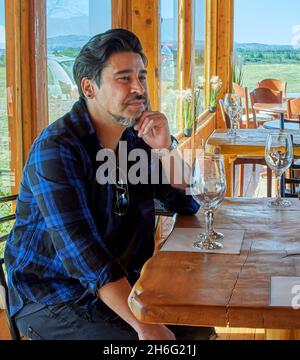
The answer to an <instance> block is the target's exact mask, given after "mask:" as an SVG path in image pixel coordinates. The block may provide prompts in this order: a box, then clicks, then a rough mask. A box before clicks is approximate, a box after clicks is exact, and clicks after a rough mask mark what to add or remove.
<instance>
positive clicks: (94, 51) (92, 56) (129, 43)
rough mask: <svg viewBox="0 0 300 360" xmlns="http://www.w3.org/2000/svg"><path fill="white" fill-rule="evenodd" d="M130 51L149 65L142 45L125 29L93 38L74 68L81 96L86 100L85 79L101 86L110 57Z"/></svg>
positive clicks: (109, 31) (80, 54) (81, 52)
mask: <svg viewBox="0 0 300 360" xmlns="http://www.w3.org/2000/svg"><path fill="white" fill-rule="evenodd" d="M128 51H131V52H135V53H137V54H139V55H140V56H141V58H142V60H143V62H144V64H145V66H146V65H147V58H146V56H145V54H144V53H143V48H142V45H141V43H140V41H139V39H138V38H137V36H136V35H134V34H133V33H132V32H130V31H128V30H125V29H112V30H108V31H106V32H105V33H103V34H98V35H95V36H94V37H92V38H91V39H90V40H89V41H88V42H87V43H86V44H85V45H84V46H83V48H82V49H81V50H80V53H79V54H78V56H77V57H76V59H75V63H74V67H73V76H74V80H75V82H76V84H77V87H78V91H79V94H80V96H81V97H83V98H84V94H83V92H82V89H81V80H82V79H83V78H85V77H86V78H88V79H92V80H94V81H95V82H96V84H97V85H98V86H100V81H101V73H102V70H103V69H104V67H105V66H106V62H107V60H108V59H109V58H110V56H111V55H112V54H114V53H120V52H128Z"/></svg>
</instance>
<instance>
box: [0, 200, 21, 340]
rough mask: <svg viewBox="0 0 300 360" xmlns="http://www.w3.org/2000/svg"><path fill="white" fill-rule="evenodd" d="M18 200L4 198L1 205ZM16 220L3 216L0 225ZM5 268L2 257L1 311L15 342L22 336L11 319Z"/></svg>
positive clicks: (3, 237)
mask: <svg viewBox="0 0 300 360" xmlns="http://www.w3.org/2000/svg"><path fill="white" fill-rule="evenodd" d="M16 199H17V195H12V196H6V197H2V198H0V204H1V203H7V202H11V201H14V200H16ZM14 219H15V215H14V214H11V215H6V216H2V217H0V224H3V223H5V222H8V221H12V220H14ZM7 237H8V234H5V235H2V236H1V237H0V244H2V243H4V242H5V241H6V239H7ZM4 266H5V265H4V258H3V257H0V304H1V307H0V311H1V309H2V310H5V313H6V317H7V323H8V327H9V332H10V335H11V338H12V339H13V340H20V339H21V336H20V332H19V330H18V328H17V325H16V323H15V321H14V319H13V318H11V317H10V315H9V298H8V288H7V283H6V277H5V270H4Z"/></svg>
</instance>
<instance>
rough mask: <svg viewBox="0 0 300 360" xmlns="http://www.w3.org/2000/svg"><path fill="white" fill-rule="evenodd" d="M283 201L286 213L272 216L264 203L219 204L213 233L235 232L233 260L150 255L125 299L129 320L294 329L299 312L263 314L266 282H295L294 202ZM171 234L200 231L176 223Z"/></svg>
mask: <svg viewBox="0 0 300 360" xmlns="http://www.w3.org/2000/svg"><path fill="white" fill-rule="evenodd" d="M291 201H292V202H293V208H292V209H290V210H273V209H270V208H268V207H267V206H266V202H267V199H247V198H230V199H226V200H224V202H223V203H222V205H221V207H220V208H219V210H218V212H217V213H216V216H215V228H216V229H218V228H219V229H243V230H244V231H245V235H244V239H243V243H242V248H241V253H240V254H239V255H228V254H226V255H225V254H212V253H197V252H169V251H157V252H156V253H155V254H154V256H153V257H152V258H151V259H150V260H149V261H148V262H147V263H146V264H145V265H144V267H143V270H142V274H141V277H140V279H139V280H138V282H137V283H136V285H135V286H134V288H133V291H132V293H131V296H130V301H129V304H130V307H131V309H132V311H133V312H134V314H135V316H136V317H137V318H138V319H140V320H141V321H144V322H152V323H166V324H184V325H188V324H189V325H207V326H213V325H215V326H226V325H229V326H233V327H251V328H270V329H276V328H277V329H287V328H300V316H299V311H298V312H297V311H296V310H293V309H292V308H291V307H271V306H269V301H270V279H271V276H300V256H299V253H300V242H299V233H300V223H299V218H300V201H299V200H298V199H291ZM176 227H179V228H186V227H188V228H194V227H197V228H198V227H199V228H202V229H203V227H204V216H203V214H202V213H198V214H197V215H195V216H178V217H177V221H176ZM199 230H200V229H199ZM192 241H193V240H192V239H191V244H192ZM224 241H225V240H224ZM287 251H292V253H293V252H294V253H295V255H294V256H287ZM297 254H298V255H297Z"/></svg>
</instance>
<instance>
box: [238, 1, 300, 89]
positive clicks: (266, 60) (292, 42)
mask: <svg viewBox="0 0 300 360" xmlns="http://www.w3.org/2000/svg"><path fill="white" fill-rule="evenodd" d="M282 5H283V3H282V4H280V5H279V6H277V4H275V2H274V1H272V0H264V1H260V0H253V1H244V0H235V17H234V21H235V32H234V36H235V38H234V40H235V42H234V49H235V59H236V60H235V62H238V63H240V65H241V66H242V72H243V77H244V82H243V83H244V86H247V87H248V88H249V89H250V90H252V89H254V88H255V87H256V84H257V82H258V81H259V80H262V79H264V78H276V79H280V80H285V81H287V92H300V19H299V13H300V2H299V1H298V0H286V1H285V2H284V6H282Z"/></svg>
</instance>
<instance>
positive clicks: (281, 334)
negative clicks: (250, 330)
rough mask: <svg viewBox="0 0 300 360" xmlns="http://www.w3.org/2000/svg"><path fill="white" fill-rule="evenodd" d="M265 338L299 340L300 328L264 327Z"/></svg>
mask: <svg viewBox="0 0 300 360" xmlns="http://www.w3.org/2000/svg"><path fill="white" fill-rule="evenodd" d="M266 340H300V329H290V330H286V329H284V330H277V329H266Z"/></svg>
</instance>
